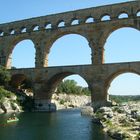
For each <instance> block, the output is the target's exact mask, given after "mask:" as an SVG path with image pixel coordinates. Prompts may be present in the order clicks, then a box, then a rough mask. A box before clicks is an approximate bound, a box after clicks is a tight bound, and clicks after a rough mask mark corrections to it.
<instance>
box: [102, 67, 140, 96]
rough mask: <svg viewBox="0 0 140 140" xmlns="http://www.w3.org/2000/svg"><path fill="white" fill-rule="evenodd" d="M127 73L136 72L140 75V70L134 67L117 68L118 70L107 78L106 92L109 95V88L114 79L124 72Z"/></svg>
mask: <svg viewBox="0 0 140 140" xmlns="http://www.w3.org/2000/svg"><path fill="white" fill-rule="evenodd" d="M126 73H131V74H136V75H138V76H140V71H136V70H133V69H120V70H117V71H116V72H114V73H112V74H111V75H110V76H109V77H108V78H107V79H106V80H105V88H104V89H105V94H106V96H108V95H109V93H108V90H109V88H110V84H111V83H112V82H113V80H114V79H115V78H117V77H118V76H120V75H122V74H126Z"/></svg>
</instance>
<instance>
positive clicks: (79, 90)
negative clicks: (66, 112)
mask: <svg viewBox="0 0 140 140" xmlns="http://www.w3.org/2000/svg"><path fill="white" fill-rule="evenodd" d="M57 92H58V93H66V94H76V95H90V91H89V89H88V88H87V87H81V86H78V85H77V82H76V81H74V80H64V81H62V82H61V83H60V84H59V85H58V88H57Z"/></svg>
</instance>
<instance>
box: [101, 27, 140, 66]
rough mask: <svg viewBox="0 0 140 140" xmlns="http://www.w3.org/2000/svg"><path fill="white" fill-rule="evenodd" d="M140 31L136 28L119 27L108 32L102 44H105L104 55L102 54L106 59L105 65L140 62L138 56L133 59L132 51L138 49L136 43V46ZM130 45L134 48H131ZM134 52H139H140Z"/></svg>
mask: <svg viewBox="0 0 140 140" xmlns="http://www.w3.org/2000/svg"><path fill="white" fill-rule="evenodd" d="M139 31H140V30H139V29H138V28H136V27H134V26H118V27H116V28H111V29H109V30H107V31H106V32H105V34H104V35H103V36H104V37H101V38H102V39H103V40H102V42H104V43H103V47H104V50H105V51H104V53H103V54H102V55H103V57H104V63H116V62H117V63H118V62H130V61H139V60H137V59H138V56H137V58H136V55H135V56H134V57H132V52H133V51H132V50H134V47H135V49H138V45H134V43H135V44H136V42H138V41H139V38H140V32H139ZM119 34H120V36H119ZM138 37H139V38H138ZM132 43H133V44H132ZM131 44H132V45H131ZM137 44H138V43H137ZM130 45H131V46H132V47H129V46H130ZM136 47H137V48H136ZM129 49H131V51H129ZM113 50H116V51H113ZM124 51H125V52H124ZM134 51H135V52H139V51H138V50H134ZM113 52H114V53H113ZM117 52H118V53H119V52H120V54H118V53H117ZM126 52H127V53H126ZM115 54H116V55H115ZM117 54H118V55H117ZM123 54H124V55H123ZM111 56H112V57H111ZM113 56H114V57H113ZM117 56H119V57H117ZM120 56H121V57H120ZM125 59H126V60H125ZM127 59H128V60H127Z"/></svg>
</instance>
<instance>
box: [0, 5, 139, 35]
mask: <svg viewBox="0 0 140 140" xmlns="http://www.w3.org/2000/svg"><path fill="white" fill-rule="evenodd" d="M138 5H139V3H138ZM132 8H133V10H132ZM113 10H114V11H113ZM139 16H140V9H139V6H136V5H133V4H132V6H131V3H130V5H129V3H128V5H126V6H123V7H122V6H121V5H120V6H119V5H115V6H113V5H112V6H105V7H104V6H103V7H99V8H98V7H97V8H95V9H94V8H90V9H83V10H78V11H72V12H67V13H61V14H56V15H50V16H44V17H39V18H33V19H28V20H23V21H19V22H13V23H9V24H1V25H0V36H1V37H2V36H6V35H14V34H22V33H29V32H34V31H42V30H51V29H58V28H63V27H69V26H74V25H81V24H88V23H97V22H103V21H112V20H116V19H122V18H137V17H139Z"/></svg>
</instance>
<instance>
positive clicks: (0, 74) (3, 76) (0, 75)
mask: <svg viewBox="0 0 140 140" xmlns="http://www.w3.org/2000/svg"><path fill="white" fill-rule="evenodd" d="M10 80H11V76H10V73H9V72H8V71H7V69H6V68H5V67H3V66H0V86H6V85H7V84H8V82H9V81H10Z"/></svg>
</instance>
